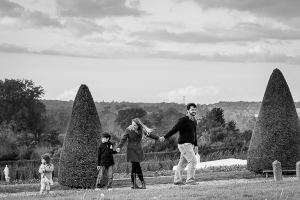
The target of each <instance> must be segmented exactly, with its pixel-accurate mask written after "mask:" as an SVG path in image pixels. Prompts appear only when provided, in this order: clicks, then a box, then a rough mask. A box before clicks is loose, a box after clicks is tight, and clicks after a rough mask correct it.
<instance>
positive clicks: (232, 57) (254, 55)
mask: <svg viewBox="0 0 300 200" xmlns="http://www.w3.org/2000/svg"><path fill="white" fill-rule="evenodd" d="M151 57H153V58H157V57H158V58H168V59H170V58H171V59H180V60H188V61H206V62H237V63H247V62H249V63H287V64H293V65H300V55H299V54H296V55H288V54H284V53H273V52H271V51H270V50H268V49H267V48H266V47H263V46H256V47H255V48H252V49H249V50H248V51H244V52H234V53H228V52H223V53H210V54H207V53H180V52H174V51H160V52H155V53H153V54H152V55H151Z"/></svg>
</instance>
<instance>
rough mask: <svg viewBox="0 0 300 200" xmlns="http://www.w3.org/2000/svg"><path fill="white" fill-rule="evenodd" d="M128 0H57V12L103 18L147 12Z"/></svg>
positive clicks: (74, 15)
mask: <svg viewBox="0 0 300 200" xmlns="http://www.w3.org/2000/svg"><path fill="white" fill-rule="evenodd" d="M125 3H126V0H84V1H82V0H56V5H57V12H58V14H59V15H61V16H68V17H86V18H103V17H114V16H134V17H138V16H141V15H143V14H146V13H145V12H144V11H141V10H139V9H138V8H137V4H136V3H134V2H132V3H131V4H132V5H134V7H129V6H127V5H126V4H125Z"/></svg>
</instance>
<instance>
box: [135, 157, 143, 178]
mask: <svg viewBox="0 0 300 200" xmlns="http://www.w3.org/2000/svg"><path fill="white" fill-rule="evenodd" d="M135 169H136V174H137V175H138V177H139V179H140V181H144V176H143V172H142V168H141V164H140V163H139V162H136V163H135Z"/></svg>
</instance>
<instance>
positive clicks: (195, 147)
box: [194, 146, 198, 154]
mask: <svg viewBox="0 0 300 200" xmlns="http://www.w3.org/2000/svg"><path fill="white" fill-rule="evenodd" d="M194 152H195V154H198V146H194Z"/></svg>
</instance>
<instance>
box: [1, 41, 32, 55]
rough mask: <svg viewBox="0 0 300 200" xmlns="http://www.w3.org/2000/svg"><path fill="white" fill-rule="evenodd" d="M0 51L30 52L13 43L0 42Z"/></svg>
mask: <svg viewBox="0 0 300 200" xmlns="http://www.w3.org/2000/svg"><path fill="white" fill-rule="evenodd" d="M0 52H4V53H31V52H30V51H29V50H28V49H27V48H26V47H20V46H17V45H14V44H6V43H2V44H0Z"/></svg>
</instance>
